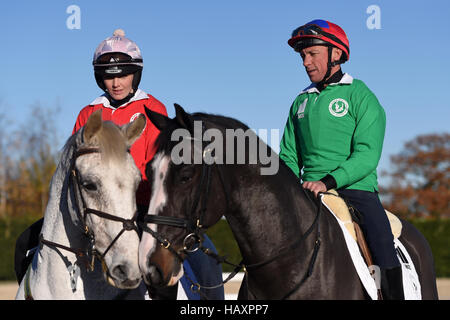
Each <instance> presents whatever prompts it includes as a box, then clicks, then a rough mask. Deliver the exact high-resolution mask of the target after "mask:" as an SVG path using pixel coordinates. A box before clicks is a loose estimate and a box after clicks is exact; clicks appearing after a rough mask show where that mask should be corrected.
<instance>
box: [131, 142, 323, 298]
mask: <svg viewBox="0 0 450 320" xmlns="http://www.w3.org/2000/svg"><path fill="white" fill-rule="evenodd" d="M206 152H208V150H205V151H204V152H203V156H205V153H206ZM213 165H216V163H213ZM217 170H218V172H219V177H220V180H221V183H222V186H223V188H224V192H225V195H226V197H227V198H228V196H227V192H226V189H225V183H224V178H223V174H222V172H221V170H220V169H219V167H217ZM211 171H212V165H210V164H206V163H205V162H204V161H203V162H202V175H201V180H200V185H199V187H198V189H197V191H196V196H195V198H194V201H193V205H192V209H191V216H192V217H193V216H194V212H195V210H196V208H197V206H198V203H199V201H200V197H201V194H202V190H203V189H205V196H204V197H203V198H202V203H201V207H200V214H199V216H198V217H197V218H196V219H195V218H194V219H193V220H195V222H193V220H188V219H183V218H176V217H166V216H158V215H153V214H149V215H147V216H146V217H145V218H144V221H143V222H142V223H139V226H140V227H141V228H142V229H143V231H145V232H148V233H150V234H151V235H152V236H153V237H154V238H155V239H156V240H157V241H158V242H159V243H160V245H161V246H162V247H164V248H165V249H167V250H169V251H170V252H172V253H173V254H174V255H175V256H176V257H177V258H178V259H179V260H180V261H183V260H184V259H183V258H182V257H181V255H180V254H181V253H182V252H188V253H189V252H195V251H196V250H198V249H201V250H202V251H203V252H204V253H205V254H206V255H208V256H210V257H212V258H213V259H215V260H216V261H217V262H218V263H225V264H228V265H231V266H234V267H235V269H234V270H233V272H232V273H231V274H230V275H229V276H228V277H227V279H225V280H224V281H222V283H219V284H217V285H214V286H203V285H200V284H199V283H195V282H194V281H192V279H190V278H189V277H188V276H187V275H186V278H187V279H188V280H189V281H190V282H191V283H192V285H191V291H193V292H194V293H195V292H197V293H201V291H200V289H201V288H203V289H216V288H219V287H221V286H223V285H224V284H225V283H227V282H228V281H230V280H231V279H233V278H234V277H235V276H236V274H237V273H238V272H239V271H241V270H243V271H244V272H245V274H246V277H245V279H246V281H248V271H249V269H257V268H259V267H263V266H265V265H267V264H269V263H272V262H273V261H275V260H276V259H278V258H280V257H281V256H282V255H285V254H286V253H288V252H289V251H291V250H293V249H295V248H296V247H297V246H299V245H300V244H301V243H302V242H303V241H305V240H306V239H307V238H308V236H309V235H310V234H311V233H312V232H313V231H314V230H316V239H315V242H314V250H313V253H312V256H311V259H310V261H309V264H308V269H307V272H306V273H305V275H304V276H303V278H302V279H301V280H300V282H299V283H298V284H296V285H295V286H294V288H293V289H292V290H290V291H289V292H287V293H286V294H285V295H284V296H283V297H282V298H281V299H282V300H284V299H287V298H288V297H289V296H291V295H292V294H293V293H294V292H295V291H296V290H297V289H298V288H299V287H300V286H302V285H303V283H304V282H305V281H306V280H307V279H308V278H309V277H310V276H311V274H312V271H313V268H314V264H315V261H316V258H317V255H318V252H319V249H320V245H321V238H320V230H319V221H320V214H321V211H322V202H321V201H319V205H318V207H317V213H316V217H315V219H314V221H313V223H312V224H311V226H310V227H309V228H308V229H307V230H306V232H305V233H304V234H303V235H302V236H301V237H300V238H299V239H297V240H296V241H295V242H294V243H293V244H290V245H289V246H287V247H284V248H282V249H281V250H279V252H278V253H277V254H275V255H274V256H272V257H270V258H268V259H266V260H264V261H261V262H258V263H253V264H244V261H241V262H240V263H239V264H238V265H236V264H234V263H231V262H229V261H228V260H227V259H226V257H225V256H219V255H218V254H216V253H214V252H212V251H211V250H209V249H208V248H205V247H203V246H202V240H201V239H202V235H203V234H204V233H205V232H206V229H207V227H206V228H205V227H203V225H202V221H203V218H204V216H205V214H206V210H207V208H206V203H207V199H208V195H209V191H210V182H211ZM305 194H306V195H307V197H308V198H309V200H310V201H313V200H312V199H311V198H310V196H309V195H308V193H307V192H305ZM147 223H153V224H158V225H166V226H171V227H176V228H182V229H186V230H187V231H188V232H189V234H188V235H187V236H186V237H185V238H184V240H183V248H182V250H180V251H177V250H176V249H175V248H173V246H172V244H171V242H170V241H169V240H168V239H167V238H165V237H164V236H163V235H161V234H160V233H158V232H155V231H153V230H152V229H150V228H149V227H148V226H147ZM190 237H194V238H195V240H196V242H197V243H198V244H199V245H198V246H197V247H195V248H194V249H191V248H188V247H187V245H186V243H187V242H188V239H189V238H190ZM247 288H248V286H247ZM204 297H205V296H204ZM205 298H206V297H205Z"/></svg>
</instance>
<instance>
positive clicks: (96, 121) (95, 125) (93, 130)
mask: <svg viewBox="0 0 450 320" xmlns="http://www.w3.org/2000/svg"><path fill="white" fill-rule="evenodd" d="M102 125H103V121H102V109H99V110H97V111H94V112H93V113H92V114H91V115H90V116H89V119H88V120H87V122H86V125H85V126H84V130H83V141H84V142H85V143H89V142H91V140H92V138H93V137H94V136H95V135H96V134H97V132H99V131H100V129H101V128H102Z"/></svg>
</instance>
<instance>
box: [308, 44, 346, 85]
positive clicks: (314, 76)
mask: <svg viewBox="0 0 450 320" xmlns="http://www.w3.org/2000/svg"><path fill="white" fill-rule="evenodd" d="M341 54H342V51H341V50H340V49H337V48H333V52H332V61H336V60H338V59H339V58H340V56H341ZM300 56H301V57H302V59H303V66H304V67H305V70H306V73H307V74H308V77H309V79H310V80H311V82H314V83H317V82H320V81H321V80H322V79H323V78H324V77H325V74H326V73H327V69H328V48H327V47H325V46H312V47H309V48H305V49H302V50H301V51H300ZM336 67H337V68H339V66H335V67H333V68H332V70H331V71H332V72H331V74H333V73H334V71H335V70H334V69H336Z"/></svg>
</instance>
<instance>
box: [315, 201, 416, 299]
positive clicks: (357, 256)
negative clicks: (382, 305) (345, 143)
mask: <svg viewBox="0 0 450 320" xmlns="http://www.w3.org/2000/svg"><path fill="white" fill-rule="evenodd" d="M322 203H323V205H324V206H325V207H327V208H328V210H330V212H331V213H332V214H333V216H334V217H335V218H336V221H337V222H338V224H339V226H340V227H341V229H342V233H343V234H344V239H345V242H346V244H347V248H348V251H349V253H350V256H351V257H352V261H353V264H354V266H355V268H356V272H357V273H358V276H359V278H360V279H361V282H362V284H363V286H364V288H365V289H366V291H367V293H368V295H369V296H370V298H371V299H372V300H377V299H378V295H377V284H378V286H379V278H377V275H378V276H379V273H377V272H375V273H374V277H372V275H371V274H370V271H369V268H368V266H367V264H366V262H365V261H364V258H363V256H362V255H361V253H360V251H359V247H358V244H357V243H356V241H355V240H354V239H353V237H352V236H351V235H350V232H348V230H347V228H346V227H345V225H344V223H343V222H342V221H341V220H340V219H338V218H337V217H336V215H335V214H334V213H333V211H332V210H331V209H330V208H329V207H328V206H327V205H326V204H325V202H323V201H322ZM394 246H395V249H396V252H397V257H398V259H399V261H400V264H401V266H402V275H403V290H404V294H405V300H421V299H422V293H421V289H420V282H419V277H418V275H417V272H416V269H415V267H414V263H413V261H412V259H411V257H410V256H409V254H408V252H407V251H406V249H405V247H404V246H403V244H402V243H401V242H400V241H399V240H398V239H395V240H394Z"/></svg>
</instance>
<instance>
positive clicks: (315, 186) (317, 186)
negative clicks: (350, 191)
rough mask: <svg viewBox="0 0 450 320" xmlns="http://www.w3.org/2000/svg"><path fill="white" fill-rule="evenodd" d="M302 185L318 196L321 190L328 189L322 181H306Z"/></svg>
mask: <svg viewBox="0 0 450 320" xmlns="http://www.w3.org/2000/svg"><path fill="white" fill-rule="evenodd" d="M302 186H303V188H305V189H308V190H310V191H312V192H313V193H314V195H315V196H316V197H317V196H318V195H319V192H325V191H327V187H326V186H325V183H323V182H322V181H305V182H303V184H302Z"/></svg>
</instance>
